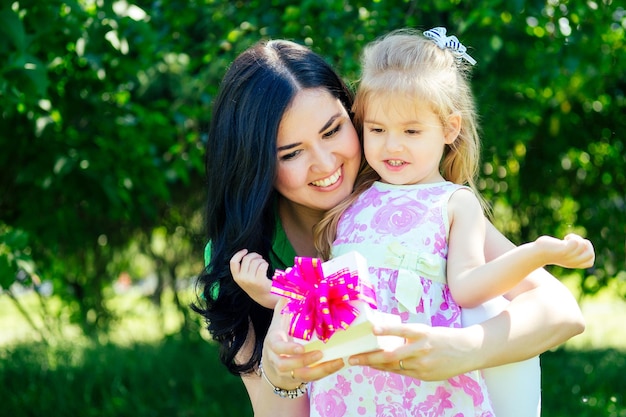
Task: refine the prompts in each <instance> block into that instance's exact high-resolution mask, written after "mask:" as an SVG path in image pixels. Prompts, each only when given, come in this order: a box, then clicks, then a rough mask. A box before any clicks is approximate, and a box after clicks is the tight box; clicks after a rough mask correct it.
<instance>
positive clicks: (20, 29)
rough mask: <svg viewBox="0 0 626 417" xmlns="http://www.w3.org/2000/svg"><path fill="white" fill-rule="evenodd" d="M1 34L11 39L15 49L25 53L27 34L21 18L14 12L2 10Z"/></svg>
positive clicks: (0, 16) (0, 12)
mask: <svg viewBox="0 0 626 417" xmlns="http://www.w3.org/2000/svg"><path fill="white" fill-rule="evenodd" d="M0 32H3V33H4V34H5V35H6V37H7V38H9V39H10V40H11V41H12V42H13V45H15V49H17V50H18V52H21V53H23V52H24V50H25V49H26V34H25V32H24V25H22V21H21V20H20V18H19V16H18V15H17V14H16V13H15V12H13V11H12V10H0Z"/></svg>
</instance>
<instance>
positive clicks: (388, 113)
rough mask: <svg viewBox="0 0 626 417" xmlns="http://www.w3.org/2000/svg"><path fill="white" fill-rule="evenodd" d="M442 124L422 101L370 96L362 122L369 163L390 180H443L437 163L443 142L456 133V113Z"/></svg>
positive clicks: (387, 180) (386, 179)
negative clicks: (445, 125) (446, 124)
mask: <svg viewBox="0 0 626 417" xmlns="http://www.w3.org/2000/svg"><path fill="white" fill-rule="evenodd" d="M449 122H450V123H451V124H450V127H448V128H444V126H443V125H442V123H441V120H440V119H439V117H438V116H437V115H436V114H435V113H434V112H433V111H432V110H431V108H430V106H428V104H426V103H424V102H418V101H414V100H408V99H403V98H400V99H393V100H392V99H391V98H383V99H380V98H378V99H372V100H370V101H369V103H367V107H366V110H365V115H364V123H363V148H364V151H365V158H366V159H367V162H368V163H369V165H370V166H371V167H372V168H373V169H374V170H375V171H376V172H377V173H378V175H380V177H381V180H382V181H383V182H386V183H389V184H426V183H433V182H440V181H444V178H443V177H442V176H441V173H440V170H439V163H440V161H441V158H442V156H443V151H444V147H445V145H446V144H450V143H452V142H453V141H454V140H455V139H456V137H457V135H458V130H457V128H456V126H457V123H458V126H460V117H459V116H450V120H449Z"/></svg>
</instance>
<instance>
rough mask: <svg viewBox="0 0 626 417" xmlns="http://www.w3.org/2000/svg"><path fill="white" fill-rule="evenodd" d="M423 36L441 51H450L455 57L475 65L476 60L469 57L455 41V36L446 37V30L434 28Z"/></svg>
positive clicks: (459, 43) (465, 50) (458, 42)
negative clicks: (433, 42)
mask: <svg viewBox="0 0 626 417" xmlns="http://www.w3.org/2000/svg"><path fill="white" fill-rule="evenodd" d="M424 36H426V37H427V38H430V39H432V40H433V41H435V43H436V44H437V46H438V47H440V48H441V49H446V48H448V49H450V50H451V51H452V52H454V54H455V55H457V56H459V57H460V58H463V59H465V60H466V61H467V62H469V63H470V64H472V65H475V64H476V60H475V59H474V58H472V57H471V56H469V54H468V53H467V48H466V47H465V46H464V45H463V44H462V43H461V42H460V41H459V40H458V39H457V37H456V36H446V28H444V27H436V28H433V29H430V30H427V31H425V32H424Z"/></svg>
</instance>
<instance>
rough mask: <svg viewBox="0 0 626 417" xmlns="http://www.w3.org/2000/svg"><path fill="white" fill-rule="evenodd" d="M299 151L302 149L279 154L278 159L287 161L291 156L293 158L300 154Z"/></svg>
mask: <svg viewBox="0 0 626 417" xmlns="http://www.w3.org/2000/svg"><path fill="white" fill-rule="evenodd" d="M300 152H302V150H300V149H298V150H297V151H293V152H290V153H287V154H284V155H281V156H280V160H281V161H289V160H291V159H293V158H295V157H296V156H298V155H300Z"/></svg>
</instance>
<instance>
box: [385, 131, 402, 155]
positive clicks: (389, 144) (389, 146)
mask: <svg viewBox="0 0 626 417" xmlns="http://www.w3.org/2000/svg"><path fill="white" fill-rule="evenodd" d="M385 149H386V150H387V151H388V152H399V151H401V150H402V140H401V139H400V138H398V137H397V136H396V135H394V134H391V133H390V134H388V135H387V137H386V138H385Z"/></svg>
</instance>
